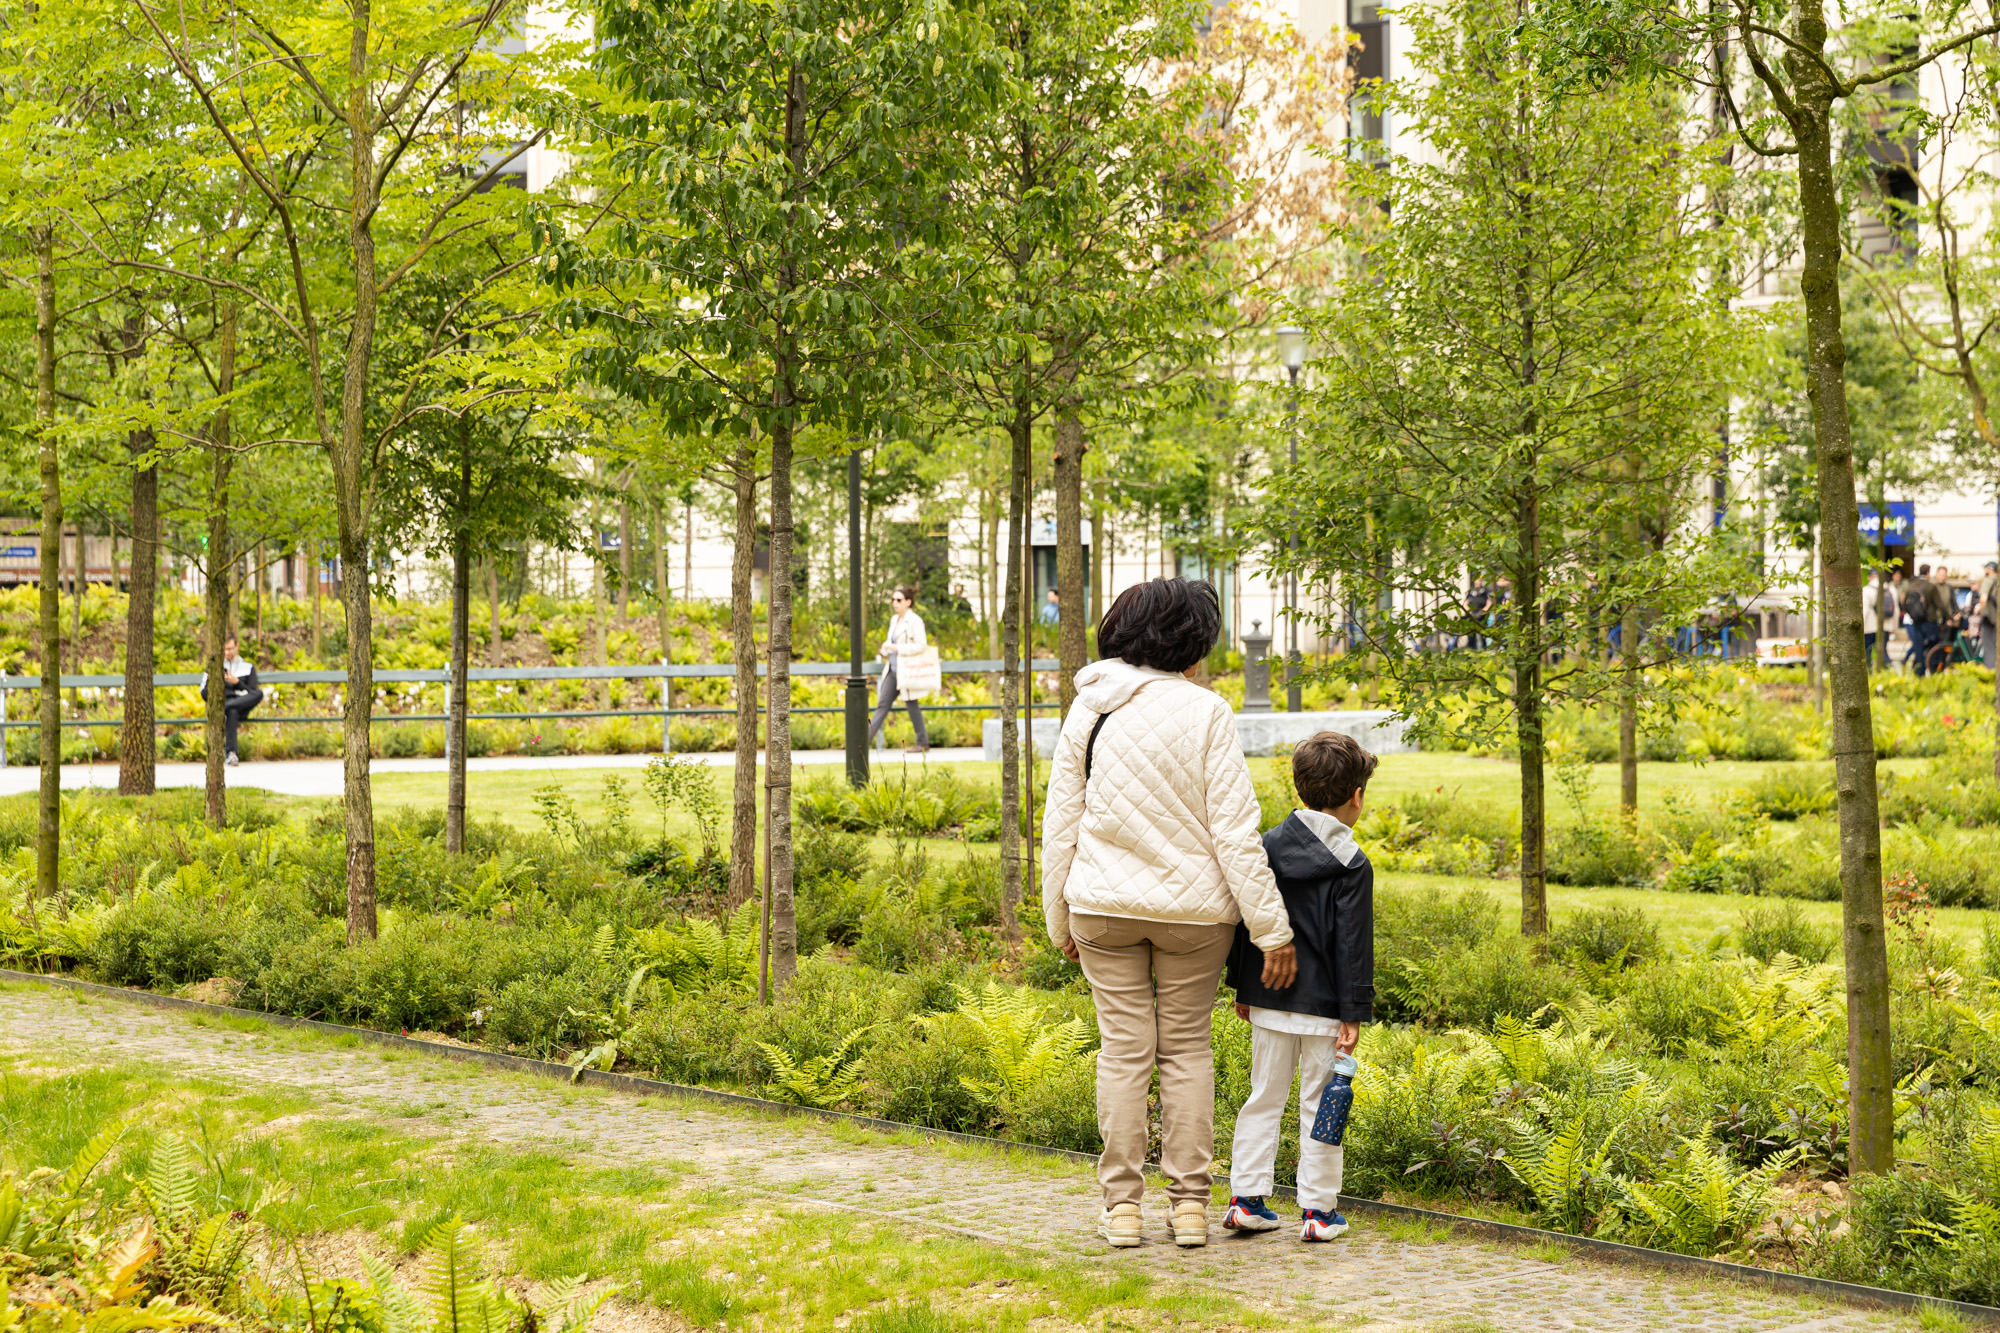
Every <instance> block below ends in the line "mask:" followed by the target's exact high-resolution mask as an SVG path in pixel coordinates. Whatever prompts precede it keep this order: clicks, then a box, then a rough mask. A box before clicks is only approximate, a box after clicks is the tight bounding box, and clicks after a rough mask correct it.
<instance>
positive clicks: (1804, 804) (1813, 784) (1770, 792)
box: [1744, 764, 1835, 820]
mask: <svg viewBox="0 0 2000 1333" xmlns="http://www.w3.org/2000/svg"><path fill="white" fill-rule="evenodd" d="M1744 794H1745V797H1746V799H1747V800H1748V801H1749V803H1750V807H1751V809H1753V810H1755V811H1756V812H1757V813H1758V814H1761V815H1765V816H1767V817H1769V818H1771V819H1781V820H1782V819H1798V818H1799V817H1801V816H1803V815H1819V814H1825V813H1826V812H1827V811H1829V810H1831V809H1833V807H1834V803H1835V795H1834V790H1833V770H1832V767H1831V766H1830V765H1820V764H1787V765H1784V766H1782V767H1778V768H1773V769H1772V770H1771V771H1770V772H1767V773H1763V774H1761V775H1759V776H1758V778H1757V780H1756V781H1755V782H1752V783H1751V784H1750V785H1749V786H1748V787H1747V788H1745V789H1744Z"/></svg>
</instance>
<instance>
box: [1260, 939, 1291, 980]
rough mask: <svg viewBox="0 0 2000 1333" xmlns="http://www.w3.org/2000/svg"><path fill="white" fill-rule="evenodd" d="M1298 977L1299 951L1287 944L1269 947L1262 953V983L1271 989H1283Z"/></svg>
mask: <svg viewBox="0 0 2000 1333" xmlns="http://www.w3.org/2000/svg"><path fill="white" fill-rule="evenodd" d="M1298 979H1299V951H1298V950H1297V949H1294V948H1293V947H1292V946H1291V945H1289V944H1287V945H1286V946H1285V947H1284V948H1282V949H1269V950H1266V951H1265V954H1264V984H1265V985H1266V986H1269V987H1270V988H1271V989H1272V990H1284V989H1286V988H1287V987H1289V986H1290V985H1291V984H1292V983H1293V982H1294V981H1297V980H1298Z"/></svg>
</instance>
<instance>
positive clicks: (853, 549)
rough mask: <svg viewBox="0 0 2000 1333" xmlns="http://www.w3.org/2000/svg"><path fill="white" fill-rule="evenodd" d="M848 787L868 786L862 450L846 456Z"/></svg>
mask: <svg viewBox="0 0 2000 1333" xmlns="http://www.w3.org/2000/svg"><path fill="white" fill-rule="evenodd" d="M847 655H848V665H847V698H846V700H845V702H846V704H847V784H848V785H849V786H850V787H865V786H867V785H868V677H867V676H865V675H863V674H862V671H861V451H860V450H859V449H856V450H853V451H852V452H850V453H849V454H848V455H847Z"/></svg>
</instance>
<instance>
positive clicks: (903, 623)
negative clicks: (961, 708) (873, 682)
mask: <svg viewBox="0 0 2000 1333" xmlns="http://www.w3.org/2000/svg"><path fill="white" fill-rule="evenodd" d="M928 642H929V640H928V639H926V638H925V637H924V618H923V617H922V616H920V615H918V614H917V590H916V589H915V588H912V587H910V586H909V585H907V584H905V585H904V586H903V587H900V588H898V589H896V591H895V592H893V593H891V594H890V595H889V633H888V636H887V637H886V638H884V639H883V640H882V647H881V649H880V650H879V651H877V652H876V654H875V655H876V656H877V657H879V658H881V659H882V660H883V661H884V662H886V663H888V665H887V666H885V667H883V668H882V683H881V685H880V686H879V687H878V688H877V690H876V692H875V716H874V718H873V719H872V720H871V721H870V722H869V723H868V740H869V742H870V743H871V744H872V743H873V742H874V740H875V737H876V736H877V735H879V734H880V733H881V730H882V724H883V723H884V722H887V721H888V720H889V710H890V709H891V708H894V707H895V706H896V696H897V695H898V694H899V693H900V690H899V689H898V687H897V683H896V662H897V659H898V655H899V654H902V653H912V652H915V651H916V650H917V649H919V648H922V647H924V646H925V644H927V643H928ZM903 702H904V704H905V705H907V706H908V708H909V710H910V725H911V726H912V727H914V728H915V729H916V732H917V743H916V744H915V745H913V746H911V747H909V748H910V749H911V750H912V751H913V752H915V753H918V754H921V753H923V752H924V751H926V750H928V749H930V748H931V736H930V730H929V729H928V728H927V727H925V726H924V706H923V705H922V704H920V703H918V702H917V700H916V696H915V695H911V696H910V697H908V698H906V699H905V700H904V701H903Z"/></svg>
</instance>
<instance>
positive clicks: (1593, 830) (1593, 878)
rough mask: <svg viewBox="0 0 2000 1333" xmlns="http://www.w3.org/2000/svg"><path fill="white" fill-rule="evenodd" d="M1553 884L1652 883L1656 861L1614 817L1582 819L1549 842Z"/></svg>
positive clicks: (1561, 831)
mask: <svg viewBox="0 0 2000 1333" xmlns="http://www.w3.org/2000/svg"><path fill="white" fill-rule="evenodd" d="M1548 876H1549V882H1550V883H1552V884H1607V885H1618V884H1650V883H1651V882H1652V879H1653V859H1652V857H1651V856H1649V855H1647V853H1646V851H1645V849H1644V848H1643V847H1642V846H1641V845H1640V843H1639V840H1638V839H1637V838H1635V837H1633V836H1632V835H1631V833H1630V832H1628V831H1627V829H1626V828H1625V826H1624V824H1623V823H1622V822H1620V821H1619V820H1617V819H1615V818H1605V817H1590V818H1586V819H1580V820H1578V821H1577V822H1576V823H1574V824H1571V825H1569V826H1568V827H1566V828H1560V829H1557V830H1556V831H1555V836H1554V837H1552V838H1551V839H1550V840H1549V849H1548Z"/></svg>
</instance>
